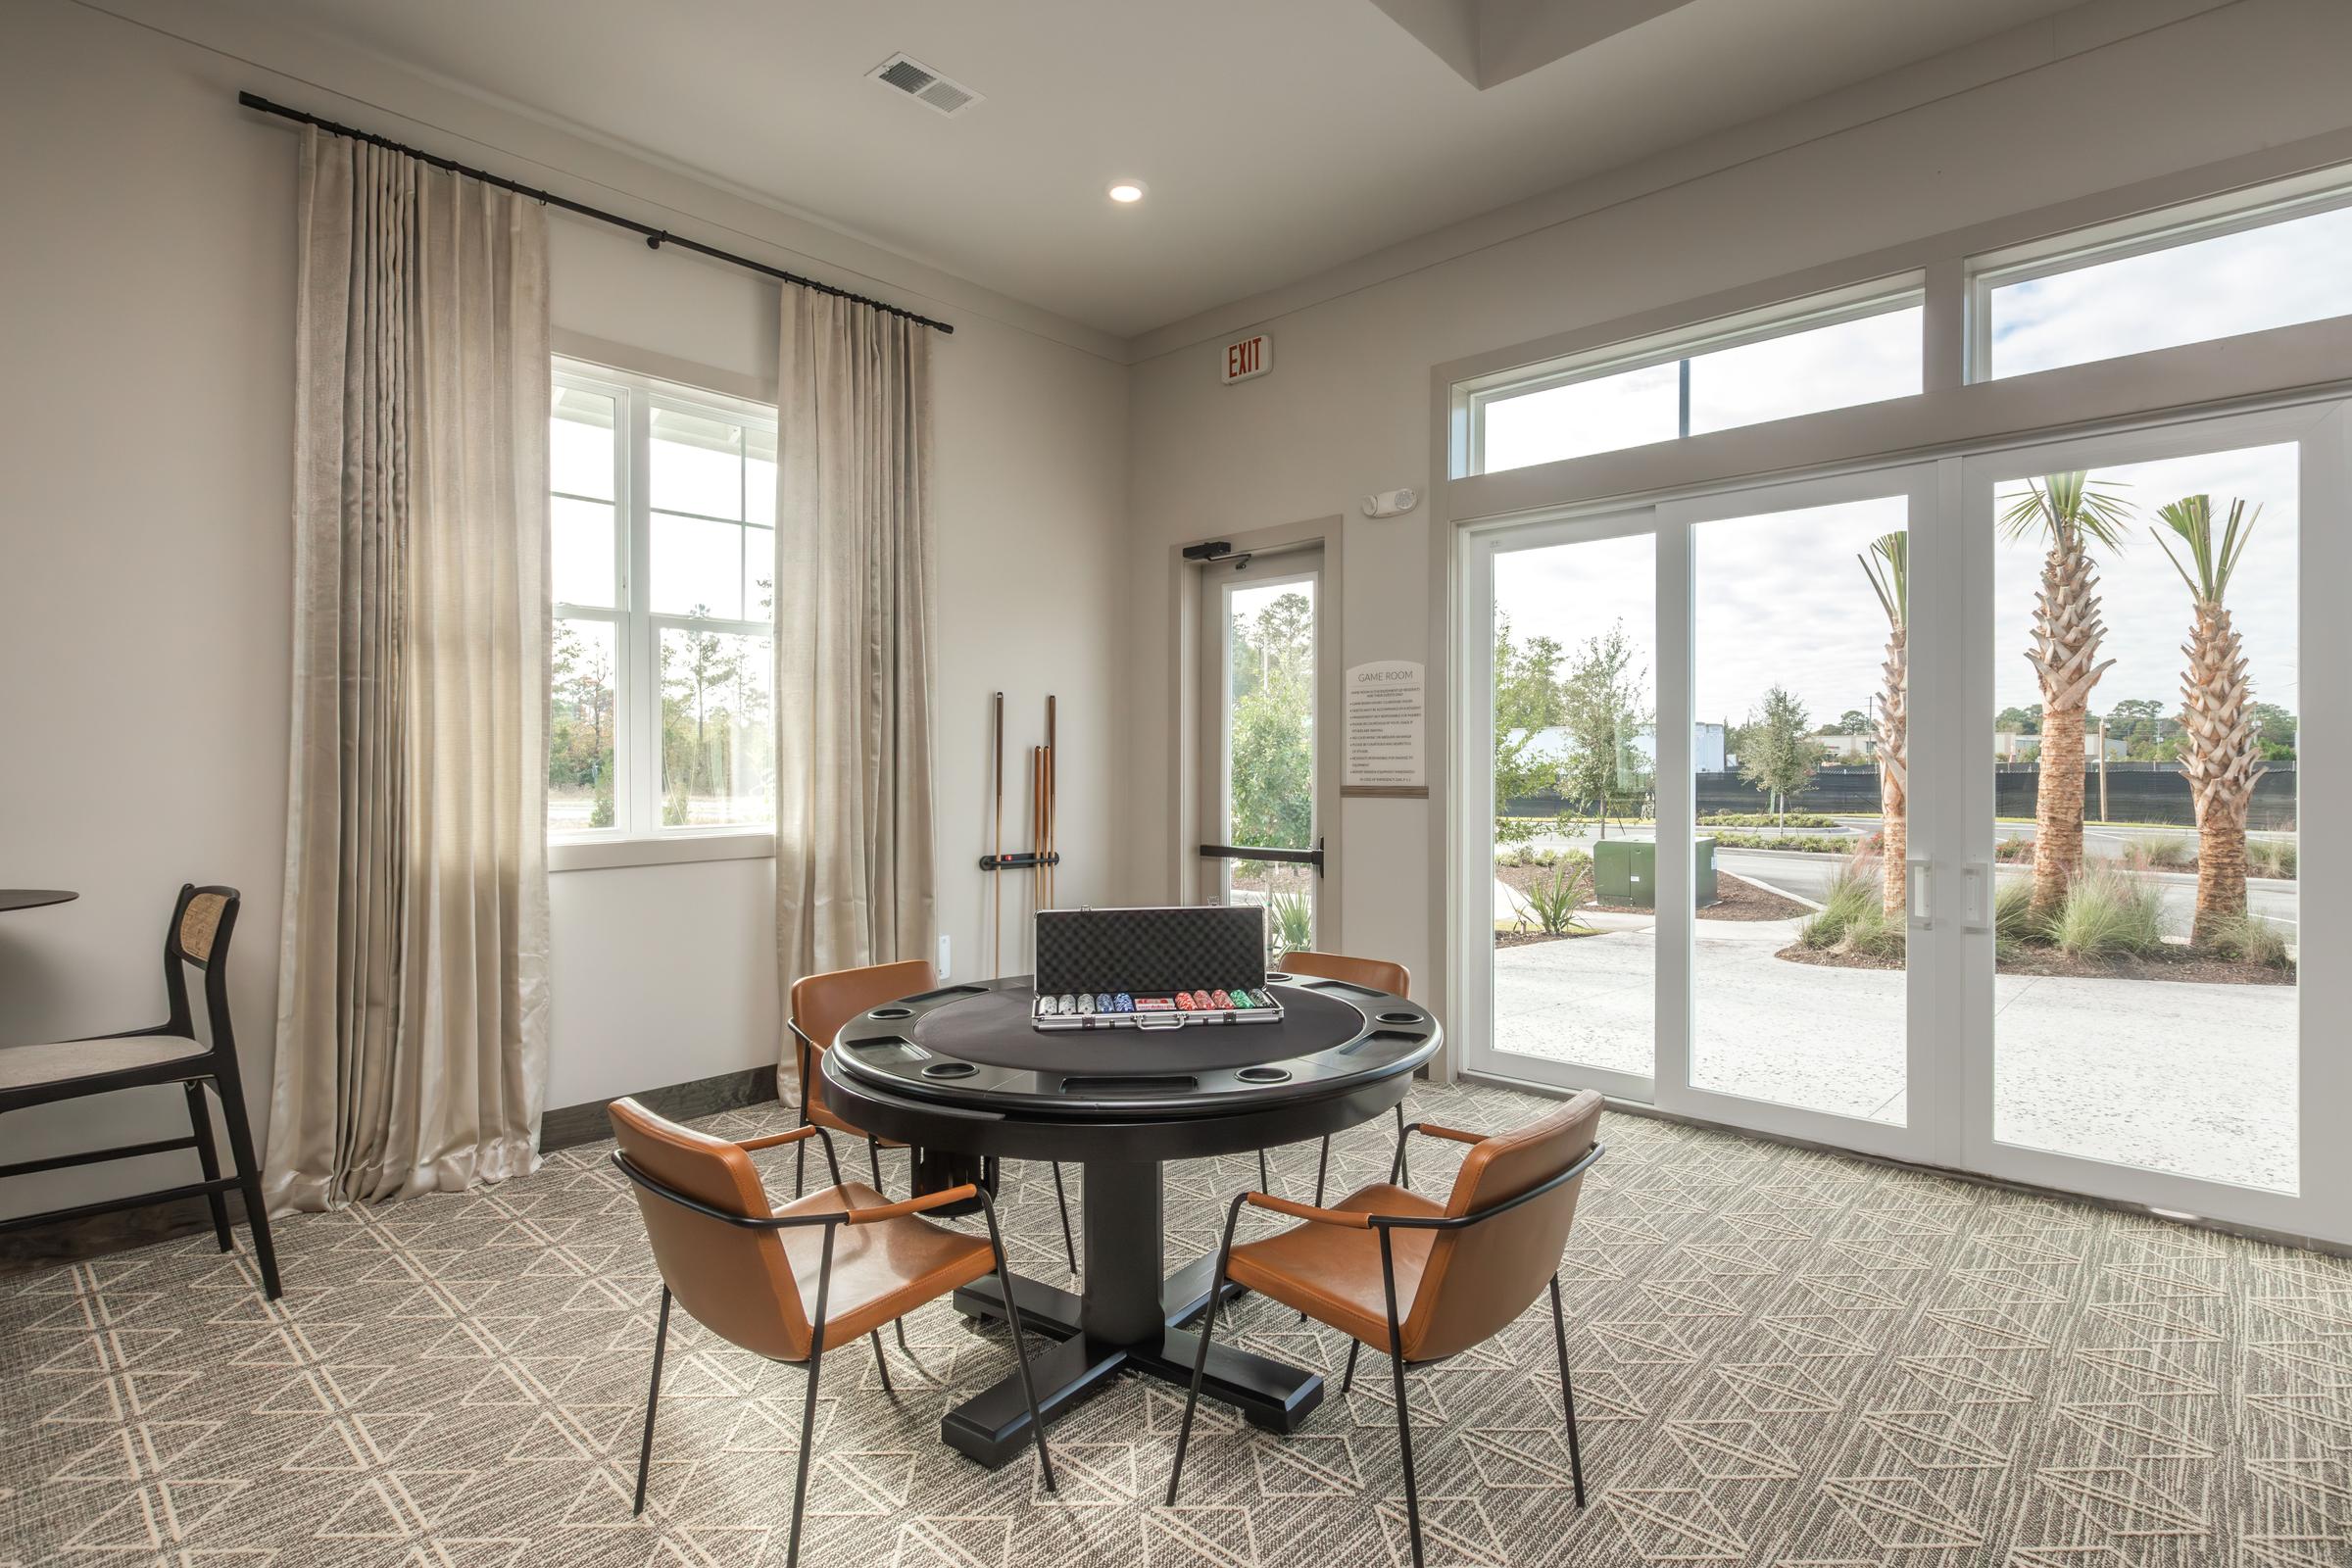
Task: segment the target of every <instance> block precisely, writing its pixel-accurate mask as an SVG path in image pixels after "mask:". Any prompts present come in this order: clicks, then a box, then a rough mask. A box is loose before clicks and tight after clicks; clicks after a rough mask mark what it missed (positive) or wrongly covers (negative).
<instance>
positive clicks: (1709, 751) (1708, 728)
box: [1505, 722, 1725, 773]
mask: <svg viewBox="0 0 2352 1568" xmlns="http://www.w3.org/2000/svg"><path fill="white" fill-rule="evenodd" d="M1526 733H1527V732H1526V731H1525V730H1516V729H1515V730H1512V731H1510V733H1509V734H1508V735H1507V736H1506V737H1505V739H1506V740H1509V741H1511V742H1514V743H1516V742H1517V741H1518V740H1519V738H1520V737H1521V736H1522V735H1525V734H1526ZM1626 746H1627V748H1628V749H1629V750H1630V751H1632V752H1633V753H1634V754H1635V755H1636V756H1638V757H1640V758H1641V759H1642V761H1643V762H1644V763H1645V764H1646V765H1647V766H1648V768H1649V770H1650V771H1651V772H1653V773H1654V772H1656V771H1657V766H1658V741H1657V737H1656V736H1655V735H1653V734H1651V733H1650V732H1649V731H1648V730H1643V731H1642V733H1641V734H1639V735H1634V736H1630V737H1628V738H1627V741H1626ZM1575 753H1576V746H1575V743H1574V742H1572V741H1570V740H1569V738H1568V732H1567V731H1566V730H1564V729H1561V728H1560V727H1559V726H1558V725H1556V724H1554V725H1548V726H1546V727H1544V728H1543V729H1540V730H1538V731H1536V733H1535V735H1534V736H1533V737H1532V738H1531V739H1530V740H1529V741H1528V744H1527V749H1526V751H1525V752H1523V753H1521V755H1522V756H1523V757H1525V758H1526V759H1527V760H1530V761H1541V762H1565V761H1567V760H1568V759H1569V758H1570V757H1572V756H1574V755H1575ZM1691 768H1692V769H1693V770H1694V771H1696V772H1700V773H1721V772H1723V771H1725V762H1724V731H1723V726H1722V725H1721V724H1708V723H1703V722H1702V723H1697V724H1693V725H1691Z"/></svg>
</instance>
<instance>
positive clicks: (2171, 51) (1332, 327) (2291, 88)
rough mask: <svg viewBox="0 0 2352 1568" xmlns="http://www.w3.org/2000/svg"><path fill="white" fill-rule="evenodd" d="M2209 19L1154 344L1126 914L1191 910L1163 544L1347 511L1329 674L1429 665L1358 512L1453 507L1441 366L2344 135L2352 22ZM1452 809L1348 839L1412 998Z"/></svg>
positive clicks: (1134, 592)
mask: <svg viewBox="0 0 2352 1568" xmlns="http://www.w3.org/2000/svg"><path fill="white" fill-rule="evenodd" d="M2197 10H2198V6H2197V5H2196V4H2194V3H2190V0H2168V3H2166V4H2163V5H2158V4H2154V3H2142V4H2131V5H2124V4H2113V3H2101V4H2097V5H2091V6H2085V7H2083V8H2081V9H2080V10H2079V11H2078V12H2075V13H2068V14H2066V15H2064V16H2062V17H2060V18H2057V19H2054V20H2053V21H2052V22H2050V23H2047V24H2043V25H2037V26H2035V27H2033V28H2021V29H2019V31H2018V33H2016V34H2013V35H2007V36H2005V37H2003V38H2001V39H1996V40H1991V41H1989V42H1988V43H1987V44H1986V45H1985V46H1984V47H1982V48H1977V49H1972V50H1968V51H1962V52H1960V56H1957V57H1952V58H1947V59H1945V60H1942V61H1937V62H1930V63H1927V64H1925V65H1923V66H1921V67H1919V68H1915V69H1914V70H1912V71H1909V72H1907V73H1898V78H1897V79H1889V80H1885V81H1880V82H1873V83H1868V84H1865V85H1864V86H1862V87H1858V88H1855V89H1853V90H1852V91H1850V92H1848V93H1845V94H1841V95H1838V97H1837V98H1836V100H1834V101H1833V100H1825V101H1823V102H1821V103H1817V104H1814V105H1808V106H1803V107H1801V108H1799V109H1797V110H1794V111H1791V112H1789V114H1788V115H1784V116H1779V117H1775V118H1774V119H1773V120H1771V121H1768V122H1765V123H1760V124H1758V125H1755V126H1750V127H1743V128H1742V129H1740V130H1739V131H1735V132H1731V133H1727V134H1726V135H1724V136H1721V137H1716V138H1710V139H1709V140H1708V141H1707V142H1705V143H1700V144H1694V145H1693V146H1692V147H1690V148H1685V149H1681V150H1678V151H1677V152H1675V153H1672V154H1668V155H1666V156H1665V157H1663V158H1660V159H1658V160H1653V161H1652V162H1651V163H1650V164H1648V165H1644V166H1638V167H1637V168H1635V169H1633V170H1630V171H1621V172H1616V173H1613V174H1610V175H1608V176H1604V177H1603V178H1602V179H1600V180H1596V181H1593V182H1591V183H1590V184H1589V185H1587V186H1581V187H1572V188H1571V189H1569V190H1567V191H1563V192H1557V193H1554V194H1552V195H1551V196H1547V197H1544V198H1540V199H1538V201H1536V202H1533V203H1529V204H1526V205H1525V207H1524V208H1523V209H1522V210H1519V211H1517V212H1514V213H1508V214H1504V215H1495V216H1492V217H1490V218H1488V219H1482V220H1477V221H1473V222H1472V223H1469V224H1464V225H1461V227H1460V228H1459V229H1458V230H1455V231H1449V232H1446V233H1442V234H1438V235H1433V236H1424V237H1422V238H1419V239H1416V240H1414V241H1411V242H1409V243H1407V244H1405V245H1402V246H1399V247H1398V248H1397V251H1396V252H1395V253H1393V254H1390V255H1387V256H1383V257H1379V258H1370V259H1367V260H1366V261H1365V262H1363V263H1360V264H1356V265H1354V266H1351V267H1349V268H1347V269H1342V270H1339V271H1337V272H1335V273H1333V274H1330V275H1328V276H1326V277H1324V278H1320V279H1310V280H1305V281H1302V282H1300V283H1298V284H1295V285H1291V286H1288V287H1286V288H1284V289H1282V290H1279V291H1277V293H1276V294H1275V295H1273V296H1268V297H1267V298H1265V299H1263V300H1259V301H1250V302H1242V303H1240V304H1238V305H1236V306H1234V307H1231V308H1229V309H1227V310H1224V311H1218V312H1210V313H1207V314H1206V315H1205V316H1203V317H1201V318H1199V319H1195V320H1193V321H1190V322H1185V323H1180V324H1178V325H1176V326H1173V327H1170V328H1167V329H1163V330H1162V331H1159V332H1155V333H1152V334H1149V335H1147V337H1146V338H1144V339H1141V340H1139V345H1138V346H1139V349H1140V351H1141V352H1142V353H1143V354H1144V355H1145V356H1146V357H1145V358H1143V359H1142V360H1141V362H1140V363H1139V364H1138V365H1137V366H1136V367H1135V369H1134V382H1133V388H1132V394H1131V405H1130V408H1131V424H1130V442H1131V461H1132V469H1131V474H1132V480H1131V482H1132V485H1133V490H1132V506H1131V509H1130V510H1131V515H1132V518H1133V522H1134V528H1135V541H1136V550H1135V557H1134V564H1133V575H1132V577H1131V585H1132V586H1131V598H1132V602H1133V605H1134V607H1135V615H1134V618H1133V623H1132V636H1131V641H1130V650H1131V651H1130V659H1131V662H1132V666H1133V670H1134V678H1135V686H1134V694H1133V695H1134V712H1135V714H1136V718H1135V721H1134V722H1133V724H1132V725H1131V728H1130V731H1129V744H1130V748H1131V750H1130V755H1129V758H1128V763H1129V767H1130V772H1129V776H1128V783H1127V791H1128V793H1129V795H1130V798H1131V799H1132V800H1133V802H1134V808H1135V823H1136V832H1135V834H1134V835H1133V838H1132V840H1131V843H1130V849H1129V856H1128V859H1127V861H1126V862H1125V863H1126V867H1127V870H1126V876H1125V878H1124V881H1125V885H1126V887H1127V888H1128V890H1129V892H1130V893H1131V894H1132V895H1134V896H1137V897H1140V898H1152V897H1161V896H1166V895H1167V894H1169V893H1170V892H1171V891H1172V888H1171V885H1170V884H1171V876H1170V872H1169V866H1170V857H1169V854H1168V845H1169V843H1170V842H1171V835H1170V832H1169V810H1170V802H1171V799H1172V796H1171V792H1170V790H1169V780H1170V774H1171V767H1170V765H1169V760H1170V750H1169V745H1168V737H1167V731H1166V729H1165V726H1164V724H1163V723H1162V722H1161V721H1160V719H1161V715H1162V714H1163V713H1164V711H1166V708H1167V706H1168V704H1169V703H1170V702H1171V701H1172V694H1173V692H1174V690H1175V688H1174V685H1173V683H1172V676H1171V672H1170V670H1169V658H1170V648H1171V642H1172V636H1171V628H1170V626H1169V623H1168V613H1167V607H1168V605H1169V603H1170V599H1171V588H1170V573H1171V571H1172V570H1173V569H1174V568H1173V567H1172V566H1171V564H1170V554H1171V546H1173V545H1175V544H1178V543H1182V542H1189V541H1193V540H1200V539H1211V538H1218V537H1221V536H1223V535H1224V534H1226V533H1228V532H1238V531H1242V530H1247V529H1250V528H1257V527H1264V526H1267V525H1269V524H1275V523H1281V522H1286V521H1289V520H1292V519H1296V518H1302V517H1312V516H1317V515H1328V514H1331V513H1334V512H1339V513H1344V514H1346V515H1348V548H1347V551H1346V558H1347V581H1346V584H1345V605H1346V615H1345V621H1346V623H1345V625H1344V627H1343V628H1342V634H1341V635H1342V643H1341V647H1340V648H1339V649H1337V650H1334V651H1331V652H1330V653H1328V654H1327V656H1326V657H1329V658H1335V659H1337V660H1339V661H1340V662H1343V663H1347V664H1354V663H1358V662H1364V661H1367V660H1382V659H1410V660H1426V659H1427V658H1428V657H1429V653H1430V647H1429V645H1430V620H1431V614H1430V603H1429V572H1430V560H1431V556H1430V543H1431V542H1430V537H1429V521H1428V518H1429V515H1430V513H1429V508H1428V507H1427V506H1426V505H1424V506H1423V507H1422V508H1421V509H1420V510H1418V511H1416V512H1414V513H1412V514H1410V515H1406V516H1403V517H1399V518H1396V519H1391V520H1383V521H1373V520H1368V519H1366V518H1364V517H1363V516H1361V515H1360V514H1359V513H1358V512H1357V510H1356V502H1357V499H1358V498H1359V497H1360V496H1362V495H1364V494H1365V493H1367V492H1371V491H1377V490H1385V489H1389V488H1392V487H1394V486H1397V485H1413V486H1416V487H1422V486H1428V485H1430V484H1432V483H1433V482H1436V481H1437V479H1438V474H1437V472H1436V471H1434V464H1433V459H1434V458H1435V457H1436V456H1437V455H1435V454H1433V453H1432V452H1431V450H1430V443H1431V434H1430V432H1431V418H1432V410H1431V406H1430V400H1431V396H1432V394H1431V387H1430V373H1431V369H1432V368H1433V367H1435V366H1437V365H1441V364H1445V363H1446V362H1449V361H1453V360H1457V359H1461V358H1464V357H1466V356H1470V355H1473V354H1479V353H1484V352H1487V351H1491V350H1495V349H1498V348H1504V347H1507V346H1509V345H1512V344H1515V343H1519V342H1523V341H1526V340H1528V339H1531V338H1536V337H1540V336H1544V335H1545V334H1549V333H1555V332H1564V331H1568V330H1571V329H1573V328H1577V327H1580V326H1588V325H1592V324H1595V323H1601V322H1607V321H1611V320H1614V319H1618V318H1620V317H1625V316H1629V315H1632V314H1635V313H1637V312H1642V311H1649V310H1658V309H1662V308H1665V307H1668V306H1672V305H1675V304H1677V303H1678V302H1681V301H1685V300H1690V299H1693V298H1697V297H1700V296H1703V295H1707V294H1711V293H1715V292H1719V291H1722V290H1726V289H1730V288H1734V287H1737V286H1739V285H1741V284H1745V283H1752V282H1756V281H1759V280H1763V279H1768V278H1772V277H1776V276H1779V275H1780V274H1782V273H1786V272H1791V271H1794V270H1799V269H1802V268H1806V267H1811V266H1817V265H1823V264H1827V263H1832V262H1836V261H1838V260H1839V259H1841V258H1844V257H1848V256H1853V255H1857V254H1860V253H1863V252H1867V251H1871V250H1874V249H1877V248H1880V247H1883V246H1887V245H1891V244H1895V243H1898V242H1901V241H1904V240H1910V239H1916V238H1920V237H1924V236H1927V235H1932V234H1936V233H1940V232H1944V231H1946V230H1949V229H1953V228H1957V227H1960V226H1962V225H1965V224H1967V223H1970V222H1974V221H1981V220H1985V219H1991V218H1996V217H2000V216H2002V215H2005V214H2009V213H2014V212H2020V211H2025V210H2029V209H2034V208H2037V207H2041V206H2043V205H2046V204H2050V203H2055V202H2059V201H2063V200H2066V199H2069V198H2073V197H2079V196H2082V195H2086V194H2089V193H2093V192H2097V191H2100V190H2105V189H2108V188H2112V187H2115V186H2120V185H2125V184H2129V183H2131V182H2132V181H2135V180H2139V179H2144V178H2151V177H2154V176H2157V175H2160V174H2164V173H2168V172H2177V171H2180V170H2186V169H2191V168H2194V167H2197V166H2200V165H2203V164H2207V163H2211V162H2214V161H2217V160H2220V159H2223V158H2227V157H2230V156H2233V155H2237V154H2243V153H2247V152H2252V151H2255V150H2257V149H2260V148H2263V147H2266V146H2272V145H2275V144H2278V143H2280V142H2285V141H2291V140H2295V139H2298V138H2302V137H2306V136H2312V135H2317V134H2320V133H2322V132H2325V131H2329V130H2334V129H2338V128H2340V127H2343V126H2345V125H2347V124H2352V97H2348V96H2347V95H2346V94H2345V92H2344V76H2343V62H2344V60H2346V59H2347V58H2352V7H2346V6H2342V5H2340V4H2332V3H2329V0H2242V3H2240V4H2237V5H2234V6H2228V7H2223V8H2220V9H2212V10H2205V11H2203V13H2202V14H2193V15H2184V14H2186V13H2194V12H2196V11H2197ZM2176 18H2180V20H2174V19H2176ZM1972 83H1973V85H1972ZM1840 126H1843V127H1844V128H1839V127H1840ZM1497 233H1499V234H1502V235H1504V236H1506V237H1501V238H1494V237H1493V236H1495V235H1496V234H1497ZM1259 328H1266V329H1270V330H1271V331H1272V332H1273V334H1274V337H1275V340H1276V348H1277V353H1276V356H1275V362H1274V363H1275V369H1274V371H1273V373H1272V374H1270V375H1267V376H1265V377H1262V378H1260V379H1258V380H1255V381H1250V382H1245V383H1242V384H1240V385H1238V386H1231V387H1227V386H1222V385H1220V384H1219V383H1218V379H1217V367H1218V363H1219V355H1220V353H1221V345H1222V344H1223V343H1224V342H1225V341H1226V340H1227V339H1228V338H1229V337H1232V336H1236V335H1240V334H1241V333H1243V332H1246V331H1251V330H1256V329H1259ZM1438 740H1439V738H1438V737H1434V736H1433V737H1432V744H1433V754H1432V755H1433V757H1434V756H1440V755H1442V751H1439V750H1436V749H1435V748H1436V746H1437V742H1438ZM1430 809H1431V807H1430V805H1429V803H1424V802H1416V801H1397V800H1353V801H1348V802H1346V803H1344V805H1343V809H1342V815H1341V820H1340V823H1339V824H1338V828H1337V831H1336V832H1333V833H1332V834H1330V839H1331V850H1332V853H1334V854H1336V856H1337V857H1338V858H1339V861H1340V866H1341V871H1342V877H1341V886H1342V888H1343V889H1344V893H1343V907H1342V909H1341V911H1340V912H1341V925H1342V933H1343V934H1342V938H1341V940H1342V941H1343V942H1344V943H1345V944H1346V946H1347V947H1348V949H1349V950H1350V951H1353V952H1358V953H1364V954H1370V955H1376V956H1382V957H1386V958H1392V959H1396V960H1398V961H1401V962H1403V963H1405V964H1407V965H1409V966H1410V967H1411V968H1412V969H1413V971H1414V972H1415V974H1416V976H1421V975H1426V974H1428V973H1429V966H1430V963H1431V959H1432V956H1433V955H1434V954H1435V953H1436V952H1437V951H1438V949H1439V947H1440V946H1441V943H1442V938H1443V933H1442V932H1441V931H1440V930H1439V929H1438V920H1439V918H1440V914H1439V911H1440V909H1441V907H1442V898H1443V889H1444V882H1443V871H1442V867H1440V866H1438V865H1436V864H1435V863H1433V857H1432V851H1431V836H1430V821H1429V813H1430ZM1179 831H1181V830H1179ZM1423 1000H1425V1001H1433V1002H1442V999H1441V998H1434V997H1428V996H1424V998H1423Z"/></svg>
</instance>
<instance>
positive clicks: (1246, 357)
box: [1225, 332, 1274, 386]
mask: <svg viewBox="0 0 2352 1568" xmlns="http://www.w3.org/2000/svg"><path fill="white" fill-rule="evenodd" d="M1272 368H1274V337H1273V334H1271V333H1269V332H1260V333H1258V334H1257V336H1255V337H1246V338H1244V339H1242V340H1241V341H1240V342H1239V343H1228V344H1226V345H1225V384H1226V385H1227V386H1231V385H1233V383H1234V382H1236V381H1247V380H1250V379H1251V378H1252V377H1254V376H1260V375H1263V374H1265V373H1266V372H1267V371H1268V370H1271V369H1272Z"/></svg>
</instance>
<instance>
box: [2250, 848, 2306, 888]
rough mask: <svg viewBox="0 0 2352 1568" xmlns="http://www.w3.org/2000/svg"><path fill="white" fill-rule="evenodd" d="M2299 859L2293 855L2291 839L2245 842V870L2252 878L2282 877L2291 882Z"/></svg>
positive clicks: (2293, 849)
mask: <svg viewBox="0 0 2352 1568" xmlns="http://www.w3.org/2000/svg"><path fill="white" fill-rule="evenodd" d="M2299 858H2300V857H2298V856H2297V854H2296V853H2295V841H2294V840H2293V839H2249V840H2247V841H2246V870H2247V872H2248V873H2249V874H2250V875H2253V876H2271V877H2283V878H2286V879H2289V880H2292V879H2293V877H2294V875H2295V864H2296V861H2297V860H2298V859H2299Z"/></svg>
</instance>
